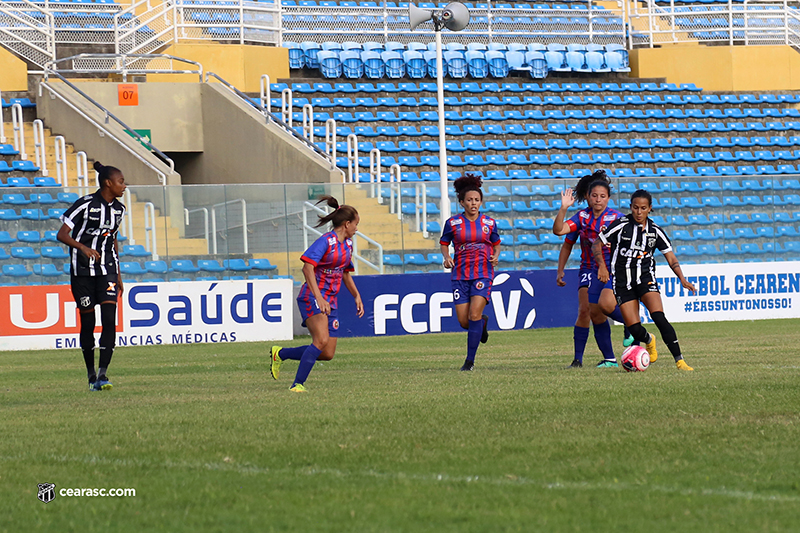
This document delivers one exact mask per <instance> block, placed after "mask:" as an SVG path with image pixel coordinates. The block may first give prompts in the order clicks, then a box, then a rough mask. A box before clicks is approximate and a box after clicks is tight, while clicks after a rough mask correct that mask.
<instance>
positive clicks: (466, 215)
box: [439, 174, 500, 371]
mask: <svg viewBox="0 0 800 533" xmlns="http://www.w3.org/2000/svg"><path fill="white" fill-rule="evenodd" d="M453 185H454V187H455V189H456V194H457V197H458V203H460V204H461V206H462V207H463V208H464V212H463V213H461V214H459V215H456V216H453V217H450V218H449V219H447V222H445V223H444V229H443V230H442V238H441V239H439V244H440V245H441V249H442V255H443V256H444V267H445V268H451V269H452V276H451V284H452V287H453V303H454V304H455V307H456V317H457V318H458V323H459V324H461V327H462V328H464V329H466V330H467V359H466V361H464V365H463V366H462V367H461V370H464V371H467V370H472V369H473V368H474V367H475V354H476V353H477V351H478V344H479V343H482V342H483V343H485V342H486V341H487V340H488V338H489V332H488V330H487V321H488V320H489V317H487V316H486V315H484V314H483V309H484V307H486V304H487V303H488V302H489V294H490V293H491V291H492V280H493V279H494V267H496V266H497V261H498V258H499V256H500V235H498V234H497V224H496V223H495V221H494V219H492V218H491V217H487V216H486V215H483V214H481V212H480V209H481V205H483V191H482V190H481V178H480V177H479V176H476V175H473V174H466V175H465V176H463V177H461V178H458V179H457V180H456V181H455V183H454V184H453ZM450 243H452V244H453V249H454V250H455V259H454V258H452V257H450Z"/></svg>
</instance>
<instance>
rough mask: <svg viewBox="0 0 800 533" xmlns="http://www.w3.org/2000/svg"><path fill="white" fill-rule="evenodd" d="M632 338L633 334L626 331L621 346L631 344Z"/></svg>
mask: <svg viewBox="0 0 800 533" xmlns="http://www.w3.org/2000/svg"><path fill="white" fill-rule="evenodd" d="M634 340H635V339H634V338H633V335H631V334H630V333H628V335H627V336H626V337H625V338H624V339H622V346H624V347H625V348H627V347H628V346H630V345H631V344H633V341H634Z"/></svg>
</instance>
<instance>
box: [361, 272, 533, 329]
mask: <svg viewBox="0 0 800 533" xmlns="http://www.w3.org/2000/svg"><path fill="white" fill-rule="evenodd" d="M533 293H534V291H533V285H532V284H531V282H530V281H528V280H527V279H525V277H522V276H518V275H515V276H511V275H509V274H508V273H505V272H504V273H501V274H498V275H497V276H496V277H495V279H494V283H493V286H492V294H491V306H492V310H493V311H494V318H495V320H496V321H497V326H498V327H499V328H500V329H502V330H509V329H515V328H530V327H532V326H533V323H534V321H535V320H536V309H535V308H534V305H533ZM454 317H455V312H454V310H453V294H452V293H451V292H433V293H431V294H426V293H424V292H412V293H408V294H405V295H403V296H402V297H401V295H400V294H396V293H383V294H379V295H377V296H376V297H375V301H374V303H373V321H374V326H373V327H374V334H375V335H386V334H387V328H388V326H389V325H390V324H391V323H393V322H396V321H400V325H401V327H402V329H403V331H405V333H429V332H430V333H438V332H441V331H442V330H443V328H442V323H443V321H445V320H448V319H451V320H454ZM520 321H522V323H521V324H520ZM392 329H393V328H392Z"/></svg>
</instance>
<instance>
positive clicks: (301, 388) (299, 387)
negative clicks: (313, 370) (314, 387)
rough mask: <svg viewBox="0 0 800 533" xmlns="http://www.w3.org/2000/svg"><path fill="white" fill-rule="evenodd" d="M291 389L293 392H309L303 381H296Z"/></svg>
mask: <svg viewBox="0 0 800 533" xmlns="http://www.w3.org/2000/svg"><path fill="white" fill-rule="evenodd" d="M289 390H290V391H292V392H308V391H307V390H306V388H305V387H304V386H303V384H302V383H295V384H294V385H292V388H290V389H289Z"/></svg>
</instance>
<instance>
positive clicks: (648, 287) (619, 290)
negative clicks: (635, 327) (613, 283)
mask: <svg viewBox="0 0 800 533" xmlns="http://www.w3.org/2000/svg"><path fill="white" fill-rule="evenodd" d="M648 292H659V290H658V283H657V282H656V280H652V281H648V282H645V283H639V284H638V285H634V286H633V287H631V288H630V289H628V288H625V287H615V288H614V294H615V295H616V297H617V305H620V306H621V305H622V304H624V303H625V302H630V301H632V300H641V299H642V296H644V295H645V294H647V293H648Z"/></svg>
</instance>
